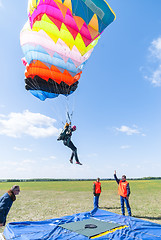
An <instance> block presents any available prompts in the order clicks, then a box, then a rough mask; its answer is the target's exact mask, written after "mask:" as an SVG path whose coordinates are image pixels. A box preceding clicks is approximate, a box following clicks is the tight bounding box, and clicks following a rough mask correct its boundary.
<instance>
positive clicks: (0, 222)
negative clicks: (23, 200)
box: [0, 185, 20, 227]
mask: <svg viewBox="0 0 161 240" xmlns="http://www.w3.org/2000/svg"><path fill="white" fill-rule="evenodd" d="M19 193H20V187H19V186H17V185H14V186H13V187H12V188H11V189H10V190H9V191H8V192H7V193H5V194H3V196H1V197H0V227H1V226H5V224H6V218H7V215H8V212H9V210H10V208H11V206H12V204H13V202H14V201H15V200H16V195H18V194H19Z"/></svg>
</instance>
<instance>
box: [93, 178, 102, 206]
mask: <svg viewBox="0 0 161 240" xmlns="http://www.w3.org/2000/svg"><path fill="white" fill-rule="evenodd" d="M100 194H101V183H100V178H97V180H96V181H95V182H94V183H93V195H94V197H93V205H94V208H98V207H99V196H100Z"/></svg>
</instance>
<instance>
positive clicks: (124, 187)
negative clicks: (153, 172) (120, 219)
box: [114, 170, 131, 216]
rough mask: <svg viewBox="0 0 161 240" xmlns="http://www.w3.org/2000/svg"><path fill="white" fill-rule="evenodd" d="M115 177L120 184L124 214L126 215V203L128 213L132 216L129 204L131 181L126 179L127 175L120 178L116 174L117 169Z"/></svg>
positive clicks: (119, 191) (119, 189)
mask: <svg viewBox="0 0 161 240" xmlns="http://www.w3.org/2000/svg"><path fill="white" fill-rule="evenodd" d="M114 178H115V180H116V182H117V184H118V185H119V187H118V194H119V195H120V203H121V211H122V215H125V207H124V203H125V204H126V208H127V211H128V215H129V216H131V208H130V205H129V196H130V186H129V183H128V182H127V181H126V176H125V175H123V176H122V180H119V179H118V178H117V176H116V170H115V171H114Z"/></svg>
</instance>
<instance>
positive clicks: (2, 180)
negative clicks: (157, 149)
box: [0, 177, 161, 182]
mask: <svg viewBox="0 0 161 240" xmlns="http://www.w3.org/2000/svg"><path fill="white" fill-rule="evenodd" d="M159 179H161V177H143V178H128V180H159ZM95 180H96V179H68V178H67V179H53V178H33V179H0V182H55V181H95ZM112 180H114V179H112V178H101V181H112Z"/></svg>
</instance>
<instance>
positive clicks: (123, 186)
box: [118, 180, 128, 197]
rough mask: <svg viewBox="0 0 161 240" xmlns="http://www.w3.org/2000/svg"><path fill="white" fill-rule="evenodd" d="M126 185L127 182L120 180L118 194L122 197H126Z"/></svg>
mask: <svg viewBox="0 0 161 240" xmlns="http://www.w3.org/2000/svg"><path fill="white" fill-rule="evenodd" d="M127 184H128V182H127V181H125V182H123V181H122V180H120V182H119V187H118V194H119V195H120V196H122V197H127V188H126V187H127Z"/></svg>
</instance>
